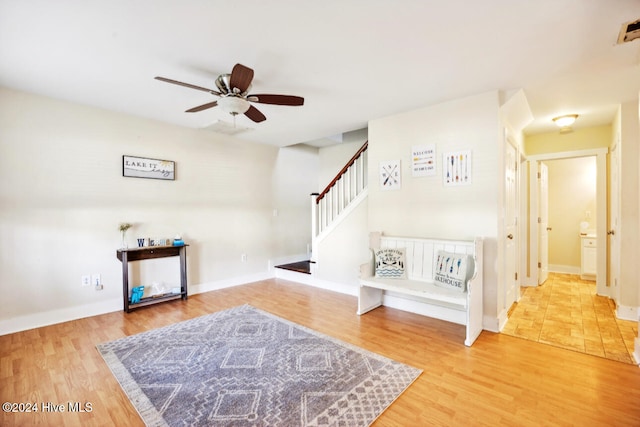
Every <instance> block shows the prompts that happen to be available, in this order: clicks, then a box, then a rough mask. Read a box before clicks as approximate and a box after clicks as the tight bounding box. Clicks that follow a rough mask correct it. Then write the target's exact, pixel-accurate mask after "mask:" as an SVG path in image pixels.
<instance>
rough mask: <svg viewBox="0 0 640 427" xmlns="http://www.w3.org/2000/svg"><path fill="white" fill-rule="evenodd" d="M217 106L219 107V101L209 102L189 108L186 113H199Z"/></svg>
mask: <svg viewBox="0 0 640 427" xmlns="http://www.w3.org/2000/svg"><path fill="white" fill-rule="evenodd" d="M216 105H218V101H213V102H208V103H206V104H202V105H199V106H197V107H193V108H189V109H188V110H187V111H185V113H197V112H198V111H202V110H206V109H207V108H212V107H215V106H216Z"/></svg>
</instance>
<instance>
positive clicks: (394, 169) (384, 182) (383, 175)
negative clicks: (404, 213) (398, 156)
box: [379, 160, 401, 190]
mask: <svg viewBox="0 0 640 427" xmlns="http://www.w3.org/2000/svg"><path fill="white" fill-rule="evenodd" d="M379 176H380V189H381V190H399V189H400V185H401V182H400V177H401V172H400V160H385V161H382V162H380V171H379Z"/></svg>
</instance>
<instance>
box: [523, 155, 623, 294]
mask: <svg viewBox="0 0 640 427" xmlns="http://www.w3.org/2000/svg"><path fill="white" fill-rule="evenodd" d="M608 152H609V148H606V147H603V148H592V149H588V150H577V151H563V152H559V153H547V154H536V155H531V156H527V160H528V161H530V165H534V164H536V162H538V161H544V160H559V159H571V158H576V157H590V156H595V157H596V167H597V182H596V218H597V223H596V234H597V235H598V236H605V235H606V233H607V215H606V213H607V156H606V155H607V153H608ZM534 169H535V172H536V174H537V167H535V168H531V175H533V172H534ZM529 186H530V190H531V191H530V194H531V198H530V200H531V211H533V209H534V205H536V206H537V203H538V200H537V192H536V191H533V189H531V181H529ZM536 221H537V213H536V214H535V216H530V217H529V222H530V224H531V227H530V229H531V234H530V236H531V240H530V242H529V250H530V252H529V253H530V255H531V256H530V260H531V267H530V268H531V270H530V272H531V275H532V277H535V279H536V282H537V278H538V270H537V263H538V259H537V254H538V236H537V231H536V230H535V229H536V227H535V225H537V224H536V223H535V222H536ZM597 249H598V252H597V267H596V269H597V275H596V293H597V294H598V295H601V296H610V295H609V291H610V289H611V288H609V287H607V279H608V271H607V256H608V248H607V239H598V247H597ZM533 266H535V269H533V268H532V267H533Z"/></svg>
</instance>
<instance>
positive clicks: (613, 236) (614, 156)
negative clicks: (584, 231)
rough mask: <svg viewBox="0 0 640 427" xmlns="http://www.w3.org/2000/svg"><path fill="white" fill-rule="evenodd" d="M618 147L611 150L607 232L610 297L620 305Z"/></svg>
mask: <svg viewBox="0 0 640 427" xmlns="http://www.w3.org/2000/svg"><path fill="white" fill-rule="evenodd" d="M618 147H619V144H616V145H615V146H614V147H613V149H612V150H611V196H610V197H611V210H610V213H611V217H610V220H609V230H608V231H607V236H608V237H609V249H610V252H609V256H610V257H611V258H610V260H611V262H610V264H609V265H610V268H609V286H611V289H612V292H611V293H610V294H609V295H610V296H611V298H613V300H614V301H615V302H616V303H619V301H620V288H619V287H618V280H619V277H620V238H619V237H618V229H619V227H618V221H619V217H618V215H619V212H620V196H619V195H620V180H619V172H618V171H619V163H618V162H619V156H618ZM598 214H599V213H598ZM598 237H600V236H598Z"/></svg>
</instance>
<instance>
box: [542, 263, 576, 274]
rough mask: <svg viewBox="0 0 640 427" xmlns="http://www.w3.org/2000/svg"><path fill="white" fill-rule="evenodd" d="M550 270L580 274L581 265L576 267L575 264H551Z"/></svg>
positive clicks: (551, 271) (552, 271)
mask: <svg viewBox="0 0 640 427" xmlns="http://www.w3.org/2000/svg"><path fill="white" fill-rule="evenodd" d="M549 272H550V273H561V274H578V275H579V274H580V267H576V266H573V265H559V264H549Z"/></svg>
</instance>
